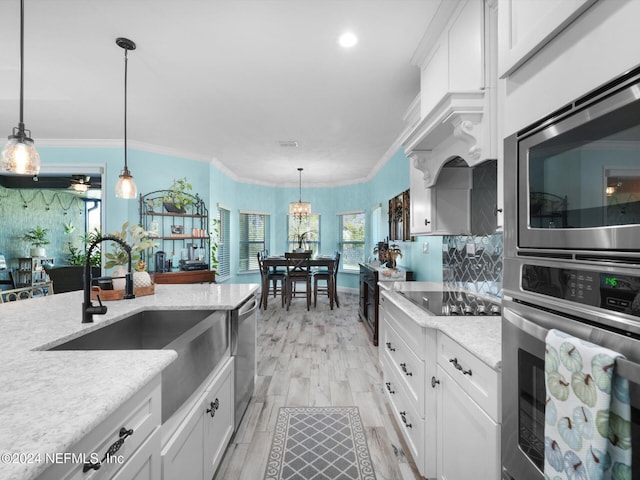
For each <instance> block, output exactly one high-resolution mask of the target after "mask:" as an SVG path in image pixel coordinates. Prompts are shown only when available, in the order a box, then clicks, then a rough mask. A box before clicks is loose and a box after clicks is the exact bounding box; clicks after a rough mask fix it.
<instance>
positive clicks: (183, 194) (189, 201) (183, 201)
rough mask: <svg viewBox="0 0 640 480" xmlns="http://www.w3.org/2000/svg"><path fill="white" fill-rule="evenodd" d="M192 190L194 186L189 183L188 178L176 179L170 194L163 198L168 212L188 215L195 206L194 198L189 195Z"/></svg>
mask: <svg viewBox="0 0 640 480" xmlns="http://www.w3.org/2000/svg"><path fill="white" fill-rule="evenodd" d="M191 190H193V185H191V183H189V182H188V181H187V178H186V177H184V178H179V179H177V180H176V179H174V180H173V184H171V188H170V189H169V192H168V193H167V194H166V195H165V196H164V197H163V198H162V203H163V205H164V208H165V209H166V210H167V212H172V213H186V212H187V210H188V209H189V207H191V206H192V205H193V204H194V196H193V195H191V194H190V193H189V192H190V191H191Z"/></svg>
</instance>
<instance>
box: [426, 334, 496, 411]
mask: <svg viewBox="0 0 640 480" xmlns="http://www.w3.org/2000/svg"><path fill="white" fill-rule="evenodd" d="M438 364H439V365H440V366H441V367H442V369H443V370H444V371H446V372H447V373H448V374H449V375H451V378H453V379H454V380H455V381H456V382H457V383H458V384H459V385H460V387H461V388H462V389H463V390H464V391H465V392H466V393H467V394H468V395H469V396H470V397H471V398H472V399H473V400H474V401H475V402H476V403H477V404H478V405H479V406H480V407H481V408H482V409H483V410H484V411H485V412H487V414H488V415H489V416H490V417H491V418H492V419H493V420H494V421H495V422H497V423H500V375H499V374H498V372H497V371H495V370H494V369H492V368H491V367H489V366H488V365H487V364H486V363H484V362H483V361H482V360H480V359H478V358H477V357H476V356H474V355H473V354H471V353H470V352H469V351H468V350H466V349H465V348H463V347H462V346H460V344H458V343H456V342H454V341H453V340H451V338H449V337H448V336H447V335H445V334H443V333H442V332H438Z"/></svg>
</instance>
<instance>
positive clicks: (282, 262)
mask: <svg viewBox="0 0 640 480" xmlns="http://www.w3.org/2000/svg"><path fill="white" fill-rule="evenodd" d="M263 261H264V265H265V266H266V267H269V268H270V269H276V268H278V267H285V268H286V266H287V259H286V258H285V256H284V255H272V256H267V257H265V258H264V260H263ZM308 262H309V266H310V267H311V268H312V269H314V268H326V269H327V270H328V271H329V272H333V271H334V268H335V263H336V257H335V256H334V255H314V256H311V257H310V258H309V260H308ZM333 291H334V296H333V297H334V298H333V301H334V302H335V303H336V305H337V306H338V307H340V303H338V288H337V285H334V289H333Z"/></svg>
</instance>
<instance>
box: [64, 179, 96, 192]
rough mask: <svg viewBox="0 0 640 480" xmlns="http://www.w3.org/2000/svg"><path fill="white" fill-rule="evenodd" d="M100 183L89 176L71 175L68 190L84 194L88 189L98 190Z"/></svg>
mask: <svg viewBox="0 0 640 480" xmlns="http://www.w3.org/2000/svg"><path fill="white" fill-rule="evenodd" d="M100 187H101V185H100V181H99V180H98V181H96V179H95V178H94V179H92V178H91V176H90V175H71V179H70V185H69V187H68V188H69V189H70V190H73V191H75V192H78V193H86V191H87V190H89V189H90V188H100Z"/></svg>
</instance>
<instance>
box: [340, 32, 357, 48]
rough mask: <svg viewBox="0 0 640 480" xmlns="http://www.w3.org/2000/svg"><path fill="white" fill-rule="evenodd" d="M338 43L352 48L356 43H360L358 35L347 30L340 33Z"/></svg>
mask: <svg viewBox="0 0 640 480" xmlns="http://www.w3.org/2000/svg"><path fill="white" fill-rule="evenodd" d="M338 43H339V44H340V46H341V47H344V48H351V47H353V46H354V45H355V44H356V43H358V37H356V36H355V34H354V33H353V32H346V33H343V34H342V35H340V38H339V39H338Z"/></svg>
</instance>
